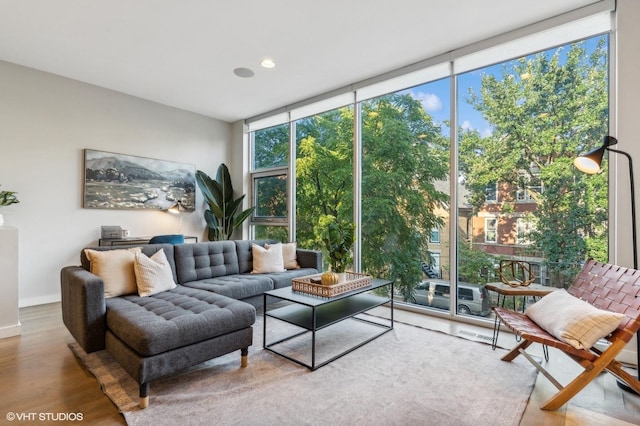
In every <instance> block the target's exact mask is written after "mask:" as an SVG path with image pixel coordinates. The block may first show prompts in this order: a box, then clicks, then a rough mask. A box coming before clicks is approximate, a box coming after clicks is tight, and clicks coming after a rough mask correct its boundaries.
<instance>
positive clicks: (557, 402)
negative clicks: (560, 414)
mask: <svg viewBox="0 0 640 426" xmlns="http://www.w3.org/2000/svg"><path fill="white" fill-rule="evenodd" d="M624 345H625V343H624V342H623V341H617V342H615V343H612V344H611V346H609V348H608V349H607V350H606V351H604V352H603V353H602V354H601V355H600V357H599V358H598V359H596V360H595V361H594V362H592V363H589V364H587V366H586V368H585V370H584V371H583V372H582V373H581V374H579V375H578V376H577V377H576V378H575V379H573V380H572V381H571V383H569V384H568V385H567V386H565V387H564V388H563V389H562V390H561V391H559V392H558V393H556V394H555V395H554V396H553V397H551V399H549V400H548V401H547V402H545V403H544V404H543V405H542V406H541V407H540V408H542V409H543V410H551V411H553V410H557V409H558V408H560V407H562V406H563V405H564V404H566V403H567V401H569V400H570V399H571V398H573V397H574V396H575V395H576V394H577V393H578V392H580V391H581V390H582V389H583V388H584V387H585V386H587V385H588V384H589V383H591V381H592V380H593V379H595V378H596V377H597V376H598V375H599V374H600V373H602V372H603V371H604V370H605V369H607V368H612V369H614V370H615V363H616V362H617V361H615V357H616V355H618V353H619V352H620V349H622V348H623V347H624Z"/></svg>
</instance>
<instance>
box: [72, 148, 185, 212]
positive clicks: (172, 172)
mask: <svg viewBox="0 0 640 426" xmlns="http://www.w3.org/2000/svg"><path fill="white" fill-rule="evenodd" d="M195 171H196V168H195V165H194V164H186V163H179V162H175V161H167V160H159V159H153V158H147V157H139V156H135V155H128V154H118V153H113V152H108V151H98V150H94V149H88V148H87V149H85V150H84V190H83V202H82V206H83V208H86V209H127V210H128V209H145V210H167V209H169V208H171V207H172V206H175V205H176V204H178V203H179V204H180V206H181V209H182V210H184V211H194V210H195V202H196V179H195Z"/></svg>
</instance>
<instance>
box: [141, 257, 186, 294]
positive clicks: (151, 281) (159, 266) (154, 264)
mask: <svg viewBox="0 0 640 426" xmlns="http://www.w3.org/2000/svg"><path fill="white" fill-rule="evenodd" d="M133 269H134V271H135V274H136V284H137V286H138V295H140V297H144V296H151V295H152V294H156V293H160V292H163V291H166V290H171V289H172V288H176V283H175V281H173V271H172V270H171V265H170V264H169V261H168V260H167V256H166V255H165V254H164V250H158V251H157V252H155V253H154V254H153V255H152V256H151V257H148V256H147V255H146V254H144V253H137V254H136V261H135V263H134V264H133Z"/></svg>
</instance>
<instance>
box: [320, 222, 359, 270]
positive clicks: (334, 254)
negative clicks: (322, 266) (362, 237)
mask: <svg viewBox="0 0 640 426" xmlns="http://www.w3.org/2000/svg"><path fill="white" fill-rule="evenodd" d="M354 231H355V225H354V224H353V223H351V222H344V221H338V220H337V219H336V218H335V217H333V216H328V219H327V220H326V222H325V224H324V232H323V234H322V241H323V242H324V245H325V247H326V249H327V252H328V253H329V265H330V267H331V270H332V271H333V272H337V273H344V272H345V270H346V269H347V266H348V265H350V264H351V261H352V260H353V255H352V253H351V248H352V246H353V242H354V241H355V233H354Z"/></svg>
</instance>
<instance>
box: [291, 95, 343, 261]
mask: <svg viewBox="0 0 640 426" xmlns="http://www.w3.org/2000/svg"><path fill="white" fill-rule="evenodd" d="M295 129H296V130H295V135H296V138H295V146H296V240H297V241H298V244H300V245H301V246H302V247H315V248H318V249H322V250H323V251H324V253H323V259H324V261H325V265H327V264H328V261H329V254H328V253H327V251H326V247H325V243H324V239H325V237H326V231H327V229H328V225H329V224H330V223H333V224H335V225H336V226H339V227H343V228H344V227H351V226H353V175H354V173H353V107H351V106H347V107H343V108H338V109H334V110H331V111H327V112H323V113H320V114H316V115H312V116H310V117H305V118H301V119H299V120H297V121H295ZM349 269H352V268H351V265H349Z"/></svg>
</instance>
